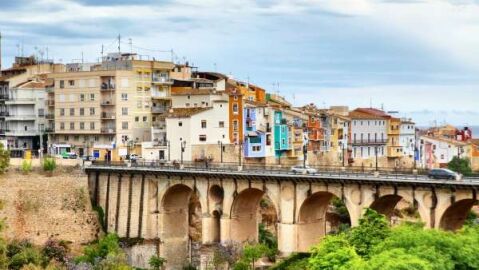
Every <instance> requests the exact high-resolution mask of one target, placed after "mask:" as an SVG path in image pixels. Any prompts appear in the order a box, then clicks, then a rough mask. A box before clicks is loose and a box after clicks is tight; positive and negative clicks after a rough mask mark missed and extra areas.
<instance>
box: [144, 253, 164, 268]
mask: <svg viewBox="0 0 479 270" xmlns="http://www.w3.org/2000/svg"><path fill="white" fill-rule="evenodd" d="M165 262H166V260H165V258H162V257H160V256H151V257H150V260H149V261H148V264H149V265H150V266H151V268H152V269H153V270H160V269H161V268H162V267H163V264H165Z"/></svg>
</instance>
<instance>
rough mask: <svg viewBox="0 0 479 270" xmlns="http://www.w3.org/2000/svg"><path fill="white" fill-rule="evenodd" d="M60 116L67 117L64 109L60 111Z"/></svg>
mask: <svg viewBox="0 0 479 270" xmlns="http://www.w3.org/2000/svg"><path fill="white" fill-rule="evenodd" d="M60 116H65V109H63V108H61V109H60Z"/></svg>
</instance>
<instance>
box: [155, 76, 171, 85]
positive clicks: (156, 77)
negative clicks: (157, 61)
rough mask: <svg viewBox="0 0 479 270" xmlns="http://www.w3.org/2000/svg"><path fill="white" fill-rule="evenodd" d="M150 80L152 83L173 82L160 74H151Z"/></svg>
mask: <svg viewBox="0 0 479 270" xmlns="http://www.w3.org/2000/svg"><path fill="white" fill-rule="evenodd" d="M151 81H152V82H153V83H165V84H171V83H173V81H172V80H170V78H168V77H161V76H153V77H152V79H151Z"/></svg>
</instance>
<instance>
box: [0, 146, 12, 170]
mask: <svg viewBox="0 0 479 270" xmlns="http://www.w3.org/2000/svg"><path fill="white" fill-rule="evenodd" d="M9 166H10V151H8V150H7V149H5V146H4V145H3V144H2V143H0V173H4V172H5V171H7V169H8V167H9Z"/></svg>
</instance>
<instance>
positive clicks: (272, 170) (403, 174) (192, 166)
mask: <svg viewBox="0 0 479 270" xmlns="http://www.w3.org/2000/svg"><path fill="white" fill-rule="evenodd" d="M92 164H93V165H98V166H109V167H137V168H151V169H164V170H166V169H171V170H177V169H184V170H201V171H205V170H206V171H216V172H231V171H238V170H239V166H238V163H235V162H223V163H220V162H189V161H188V162H183V163H182V164H180V163H179V162H176V161H173V162H162V161H143V160H141V161H140V160H136V161H107V162H105V161H99V160H95V161H93V162H92ZM308 167H309V168H312V169H315V170H316V173H310V174H312V175H331V176H350V177H355V176H356V177H364V176H365V175H371V176H373V175H376V174H380V175H381V177H383V178H417V177H418V176H419V177H420V176H424V175H426V174H427V172H428V171H427V170H424V169H418V170H417V171H413V170H412V169H401V168H388V167H380V168H378V170H377V171H376V170H375V168H374V167H373V168H371V167H364V166H346V167H342V166H308ZM241 171H243V172H254V173H265V174H298V173H295V172H293V171H291V166H287V165H281V164H251V163H243V164H242V166H241Z"/></svg>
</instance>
